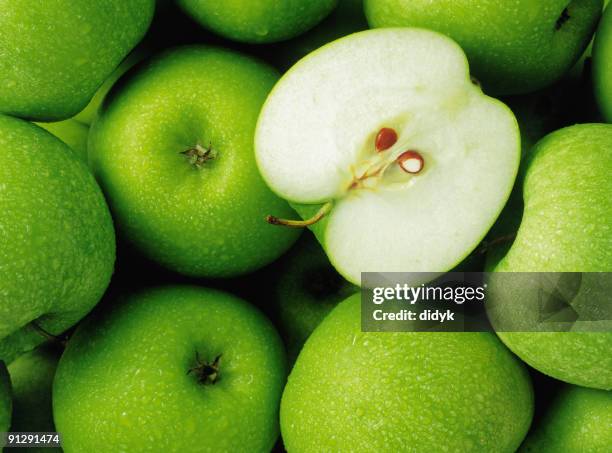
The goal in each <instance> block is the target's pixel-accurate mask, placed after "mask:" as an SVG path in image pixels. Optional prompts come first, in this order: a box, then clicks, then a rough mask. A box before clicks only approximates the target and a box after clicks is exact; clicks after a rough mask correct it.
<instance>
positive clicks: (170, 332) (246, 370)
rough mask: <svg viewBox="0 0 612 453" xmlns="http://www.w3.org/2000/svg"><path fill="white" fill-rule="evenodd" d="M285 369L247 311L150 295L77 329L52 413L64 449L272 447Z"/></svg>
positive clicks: (202, 297) (190, 291)
mask: <svg viewBox="0 0 612 453" xmlns="http://www.w3.org/2000/svg"><path fill="white" fill-rule="evenodd" d="M285 372H286V370H285V356H284V351H283V346H282V343H281V340H280V338H279V336H278V334H277V333H276V331H275V330H274V328H273V327H272V324H271V323H270V322H269V321H268V320H267V319H266V318H264V317H263V315H261V314H260V313H259V312H258V311H257V310H256V309H255V308H253V307H252V306H251V305H249V304H247V303H246V302H243V301H242V300H240V299H237V298H236V297H234V296H231V295H229V294H225V293H222V292H218V291H213V290H209V289H203V288H196V287H187V286H181V287H168V288H159V289H152V290H147V291H144V292H142V293H139V294H136V295H131V296H129V297H126V298H125V300H122V301H120V304H118V305H116V306H115V307H114V308H113V309H112V310H110V311H107V312H105V313H100V314H98V316H93V317H92V318H91V319H89V320H88V321H86V322H85V323H84V324H83V325H81V326H80V327H79V328H78V329H77V331H76V333H75V334H74V336H73V337H72V338H71V339H70V340H69V342H68V346H67V348H66V351H65V352H64V354H63V355H62V358H61V360H60V363H59V366H58V368H57V373H56V376H55V382H54V384H53V413H54V416H55V423H56V426H57V430H58V431H59V432H61V433H62V441H63V448H64V451H65V452H66V453H71V452H84V451H100V452H107V451H108V452H116V451H183V452H194V453H195V452H204V451H227V452H230V451H245V452H251V451H253V452H255V451H261V452H263V451H270V449H271V448H272V446H273V445H274V443H275V441H276V438H277V437H278V411H279V402H280V397H281V393H282V388H283V385H284V383H285Z"/></svg>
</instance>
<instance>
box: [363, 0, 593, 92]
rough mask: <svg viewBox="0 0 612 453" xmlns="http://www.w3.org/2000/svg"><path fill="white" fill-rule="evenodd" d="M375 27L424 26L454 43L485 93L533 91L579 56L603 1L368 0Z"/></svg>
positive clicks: (368, 14) (369, 19)
mask: <svg viewBox="0 0 612 453" xmlns="http://www.w3.org/2000/svg"><path fill="white" fill-rule="evenodd" d="M364 1H365V12H366V16H367V18H368V22H369V24H370V26H372V27H407V26H410V27H423V28H429V29H432V30H436V31H439V32H441V33H444V34H446V35H448V36H450V37H451V38H453V39H455V40H456V41H457V42H458V43H459V44H460V45H461V47H462V48H463V50H465V52H466V54H467V56H468V59H469V60H470V66H471V67H472V71H473V73H474V75H475V76H476V77H477V78H478V79H479V80H480V81H481V82H482V83H483V85H484V87H485V91H487V92H489V91H490V92H492V93H497V94H519V93H528V92H531V91H535V90H537V89H540V88H543V87H545V86H547V85H550V84H552V83H553V82H554V81H556V80H558V79H560V78H561V77H562V76H563V74H565V73H566V72H567V71H568V70H569V69H570V68H571V67H572V66H573V65H574V63H575V62H576V61H577V60H578V58H580V55H581V54H582V53H583V52H584V50H585V49H586V47H587V46H588V44H589V41H590V40H591V36H592V35H593V32H594V30H595V27H596V26H597V21H598V19H599V17H600V15H601V8H602V4H603V3H602V0H504V1H499V0H438V1H436V2H432V1H431V0H364Z"/></svg>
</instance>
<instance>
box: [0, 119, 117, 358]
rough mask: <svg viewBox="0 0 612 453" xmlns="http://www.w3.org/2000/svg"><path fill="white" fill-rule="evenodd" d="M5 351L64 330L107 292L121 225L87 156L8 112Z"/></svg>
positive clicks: (1, 130)
mask: <svg viewBox="0 0 612 453" xmlns="http://www.w3.org/2000/svg"><path fill="white" fill-rule="evenodd" d="M0 192H1V196H0V244H3V245H2V247H0V267H1V268H2V273H0V359H4V360H6V361H9V360H10V358H11V357H12V356H13V354H15V353H17V352H19V351H26V350H30V349H32V348H33V347H35V346H36V345H38V344H40V343H41V342H42V340H43V339H44V337H43V336H42V335H41V334H39V333H38V332H37V331H36V330H34V328H33V327H32V325H30V324H29V323H30V322H32V321H36V323H37V325H38V326H39V327H42V328H43V329H45V330H46V331H47V332H51V333H54V334H59V333H61V332H63V331H65V330H66V329H67V328H69V327H70V326H72V325H73V324H75V323H76V322H77V321H79V320H80V319H81V318H82V317H83V316H85V314H87V313H88V312H89V311H90V310H91V309H92V308H93V306H94V305H95V304H96V303H97V302H98V301H99V300H100V298H101V297H102V294H103V293H104V291H105V290H106V287H107V285H108V282H109V280H110V277H111V274H112V272H113V268H114V261H115V233H114V229H113V223H112V219H111V216H110V213H109V210H108V207H107V206H106V202H105V201H104V197H103V195H102V192H101V191H100V188H99V187H98V185H97V184H96V182H95V180H94V178H93V176H92V175H91V173H90V172H89V170H88V169H87V166H86V165H85V163H84V162H83V160H82V159H81V158H79V157H78V156H77V154H76V153H74V152H73V151H72V150H71V149H70V148H68V146H66V145H65V144H64V143H62V142H61V141H60V140H58V139H57V138H55V137H54V136H52V135H51V134H49V133H48V132H46V131H45V130H43V129H41V128H39V127H38V126H35V125H33V124H31V123H28V122H26V121H23V120H19V119H15V118H11V117H6V116H2V115H0Z"/></svg>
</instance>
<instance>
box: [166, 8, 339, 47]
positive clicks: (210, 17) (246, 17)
mask: <svg viewBox="0 0 612 453" xmlns="http://www.w3.org/2000/svg"><path fill="white" fill-rule="evenodd" d="M177 3H178V5H179V6H180V7H181V8H182V9H183V10H184V11H185V12H186V13H187V14H189V15H190V16H191V17H192V18H193V19H195V20H196V21H197V22H199V23H200V24H201V25H202V26H203V27H205V28H207V29H208V30H210V31H212V32H215V33H218V34H220V35H221V36H224V37H226V38H229V39H233V40H236V41H242V42H248V43H269V42H275V41H283V40H285V39H289V38H293V37H294V36H298V35H300V34H302V33H304V32H306V31H308V30H309V29H311V28H312V27H314V26H315V25H316V24H318V23H319V22H321V20H322V19H323V18H324V17H325V16H327V15H328V14H329V13H330V12H331V11H332V10H333V9H334V7H335V6H336V4H337V3H338V0H284V1H282V2H279V1H277V0H258V1H257V2H253V1H252V0H224V1H222V2H211V1H208V0H177Z"/></svg>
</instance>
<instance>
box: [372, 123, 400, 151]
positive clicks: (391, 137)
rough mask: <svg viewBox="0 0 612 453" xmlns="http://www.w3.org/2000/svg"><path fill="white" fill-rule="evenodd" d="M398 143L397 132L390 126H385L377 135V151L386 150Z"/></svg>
mask: <svg viewBox="0 0 612 453" xmlns="http://www.w3.org/2000/svg"><path fill="white" fill-rule="evenodd" d="M396 143H397V132H395V130H394V129H391V128H389V127H383V128H382V129H381V130H380V132H379V133H378V135H376V140H375V146H376V151H378V152H379V153H380V152H381V151H386V150H388V149H389V148H391V147H392V146H393V145H395V144H396Z"/></svg>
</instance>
